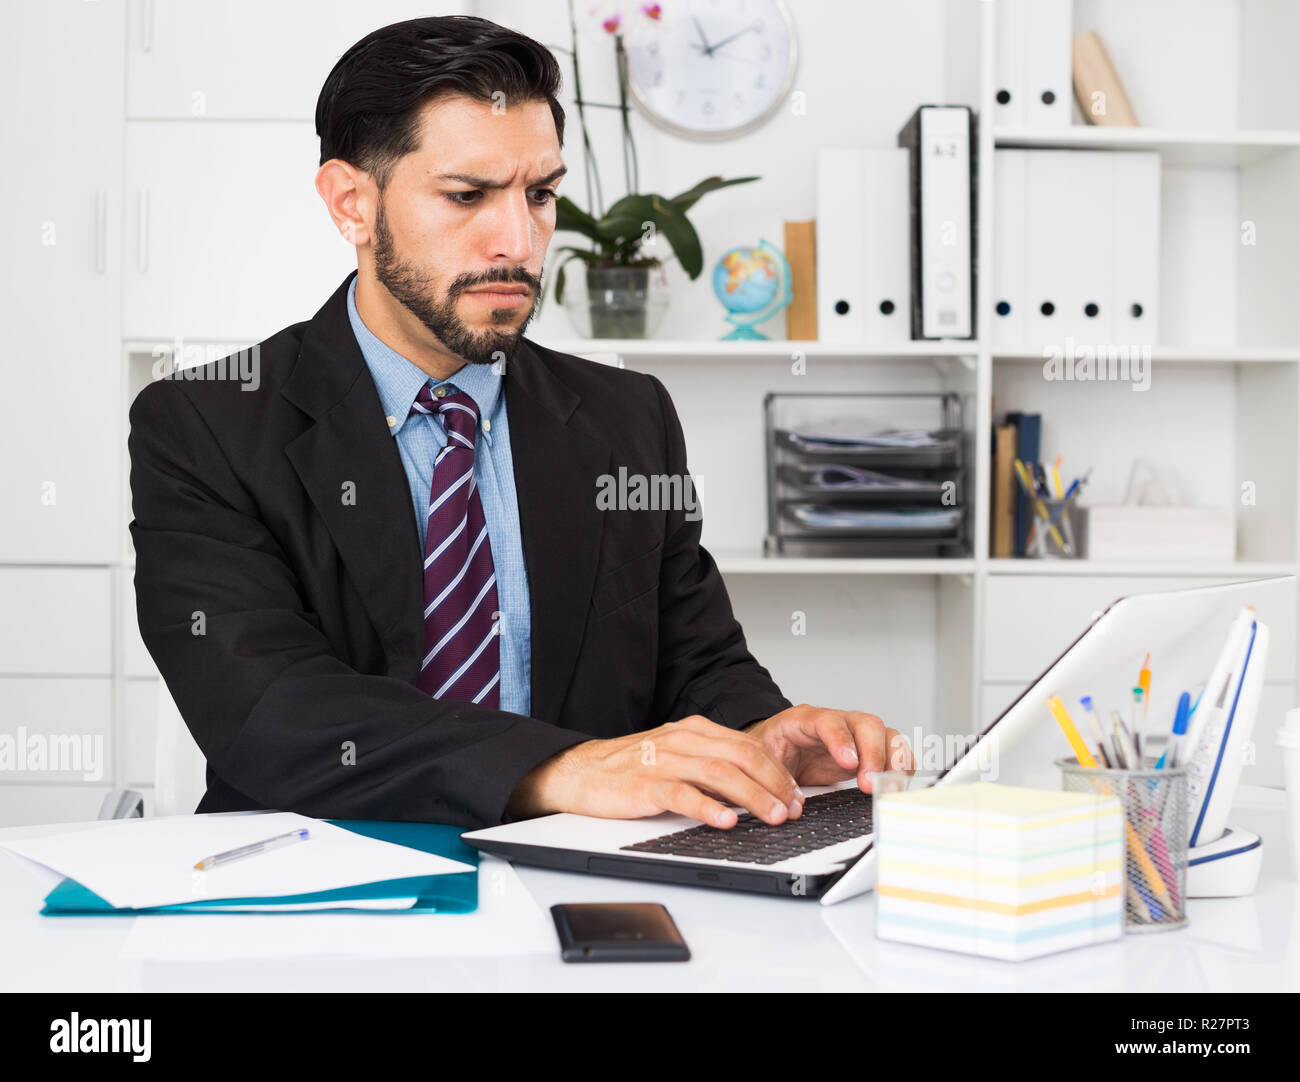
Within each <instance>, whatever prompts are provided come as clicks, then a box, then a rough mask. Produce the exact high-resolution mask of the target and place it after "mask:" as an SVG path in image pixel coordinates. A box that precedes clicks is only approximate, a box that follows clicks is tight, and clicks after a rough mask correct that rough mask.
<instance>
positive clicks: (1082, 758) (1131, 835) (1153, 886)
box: [1047, 695, 1174, 920]
mask: <svg viewBox="0 0 1300 1082" xmlns="http://www.w3.org/2000/svg"><path fill="white" fill-rule="evenodd" d="M1047 708H1048V709H1049V710H1051V712H1052V716H1053V717H1054V718H1056V723H1057V724H1058V725H1059V726H1060V727H1061V732H1063V733H1065V738H1066V739H1067V740H1068V741H1069V742H1070V746H1071V747H1072V748H1074V754H1075V757H1076V758H1077V759H1078V761H1079V765H1080V766H1082V767H1086V768H1087V769H1089V770H1096V769H1097V760H1096V759H1094V758H1093V756H1092V753H1091V752H1090V751H1089V750H1088V745H1087V744H1085V743H1084V742H1083V737H1081V736H1080V735H1079V730H1078V729H1076V728H1075V727H1074V722H1073V721H1071V720H1070V715H1069V714H1068V713H1067V712H1066V709H1065V703H1063V702H1061V700H1060V697H1059V696H1056V695H1053V696H1052V697H1051V698H1050V699H1048V700H1047ZM1112 795H1113V794H1112ZM1120 807H1121V814H1123V811H1122V809H1123V801H1121V802H1120ZM1124 828H1125V840H1126V841H1127V842H1128V851H1129V855H1130V856H1131V857H1132V858H1133V860H1134V862H1135V863H1136V864H1137V866H1138V870H1139V871H1140V872H1141V873H1142V876H1143V878H1145V879H1146V881H1147V887H1148V888H1149V889H1150V892H1151V894H1152V895H1154V896H1155V900H1156V901H1158V902H1159V903H1160V904H1161V905H1163V906H1165V908H1167V909H1168V910H1169V911H1170V912H1171V913H1172V912H1173V911H1174V906H1173V902H1172V901H1171V900H1170V898H1169V891H1168V890H1167V889H1165V884H1164V881H1163V880H1162V879H1161V878H1160V872H1159V871H1157V870H1156V866H1155V865H1154V864H1152V863H1151V856H1150V854H1149V853H1148V852H1147V849H1146V846H1145V845H1143V844H1142V839H1141V838H1139V837H1138V834H1137V831H1136V830H1134V829H1133V824H1132V823H1131V822H1129V818H1128V816H1127V815H1125V816H1124ZM1135 885H1136V886H1137V889H1138V890H1139V891H1140V892H1141V893H1142V894H1143V896H1144V899H1145V896H1146V893H1147V892H1146V891H1145V890H1143V889H1142V887H1141V885H1140V884H1135ZM1151 904H1152V903H1151V902H1150V901H1148V905H1149V906H1150V905H1151ZM1151 916H1152V917H1153V918H1154V919H1155V920H1159V919H1160V912H1159V910H1158V907H1154V906H1152V908H1151Z"/></svg>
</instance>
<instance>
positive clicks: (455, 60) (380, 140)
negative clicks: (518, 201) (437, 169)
mask: <svg viewBox="0 0 1300 1082" xmlns="http://www.w3.org/2000/svg"><path fill="white" fill-rule="evenodd" d="M559 89H560V65H559V64H558V63H557V62H556V60H555V57H554V56H553V55H552V54H551V51H550V50H549V49H547V48H546V47H545V46H544V45H542V44H540V43H539V42H536V41H534V40H533V39H532V38H530V37H526V36H525V35H523V34H520V33H517V32H515V31H514V30H508V29H506V28H505V27H504V26H498V25H497V24H496V23H494V22H489V21H488V20H487V19H480V18H477V17H476V16H473V15H441V16H433V17H429V18H425V19H409V20H407V21H406V22H400V23H393V24H392V25H391V26H385V27H382V28H381V29H379V30H376V31H374V32H373V33H370V34H367V35H366V36H365V37H364V38H362V39H361V40H360V41H358V42H357V43H356V44H355V45H353V46H352V48H350V49H349V50H348V51H347V52H345V53H344V54H343V55H342V56H341V57H339V61H338V63H337V64H335V65H334V67H333V69H332V70H331V71H330V73H329V75H328V76H327V77H326V79H325V85H324V86H323V87H321V92H320V98H319V99H318V100H317V102H316V134H317V135H318V136H320V164H321V165H324V164H325V163H326V162H327V161H329V160H330V159H331V158H340V159H342V160H343V161H345V162H347V163H348V164H349V165H352V166H355V167H356V168H358V169H362V170H364V171H365V172H367V173H369V174H370V175H371V176H372V177H373V178H374V180H375V183H376V184H377V185H378V186H379V188H380V190H381V191H382V190H383V188H384V187H385V185H387V183H388V179H389V176H390V174H391V173H392V169H393V166H394V165H395V164H396V162H397V160H398V159H399V158H401V157H403V156H404V155H406V154H410V153H412V152H413V151H415V150H418V149H419V146H420V133H419V119H420V117H419V114H420V110H421V108H422V107H423V106H424V105H426V104H428V102H430V101H432V100H433V99H435V98H438V97H441V96H443V95H448V94H457V93H459V94H466V95H468V96H470V97H472V98H474V99H476V100H478V101H494V100H495V99H494V98H493V95H494V94H496V93H503V94H504V104H506V105H514V104H518V103H520V102H525V101H540V100H542V99H545V101H546V102H547V104H548V105H550V107H551V116H552V117H554V118H555V134H556V136H557V137H558V138H559V141H560V145H561V146H563V145H564V109H563V108H561V106H560V103H559V102H558V101H557V100H556V94H557V93H558V91H559Z"/></svg>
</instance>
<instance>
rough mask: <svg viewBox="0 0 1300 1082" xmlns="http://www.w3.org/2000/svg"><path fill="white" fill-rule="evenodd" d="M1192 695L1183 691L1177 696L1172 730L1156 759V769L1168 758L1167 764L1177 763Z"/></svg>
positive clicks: (1160, 768)
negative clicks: (1167, 742)
mask: <svg viewBox="0 0 1300 1082" xmlns="http://www.w3.org/2000/svg"><path fill="white" fill-rule="evenodd" d="M1191 701H1192V697H1191V696H1190V695H1188V694H1187V692H1185V691H1184V692H1183V693H1182V694H1181V695H1180V696H1178V710H1177V711H1176V712H1175V714H1174V732H1173V735H1172V736H1171V737H1170V738H1169V744H1168V746H1167V747H1166V748H1165V750H1164V751H1163V752H1162V753H1161V755H1160V758H1159V759H1157V760H1156V769H1157V770H1163V769H1164V766H1165V759H1166V758H1168V760H1169V765H1170V766H1171V767H1175V766H1177V765H1178V750H1179V745H1180V744H1181V742H1182V737H1183V736H1184V735H1185V734H1186V733H1187V721H1188V719H1189V718H1190V717H1191V714H1192V711H1191Z"/></svg>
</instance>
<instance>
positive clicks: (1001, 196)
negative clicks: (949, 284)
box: [989, 4, 1031, 346]
mask: <svg viewBox="0 0 1300 1082" xmlns="http://www.w3.org/2000/svg"><path fill="white" fill-rule="evenodd" d="M998 6H999V8H1000V7H1001V5H1000V4H999V5H998ZM1030 153H1031V152H1030V151H1027V150H995V151H994V152H993V228H994V233H993V312H992V313H991V314H990V316H989V326H990V327H992V329H993V330H992V335H993V341H994V343H995V344H997V345H1002V346H1008V345H1010V346H1019V345H1022V344H1023V343H1024V342H1025V341H1026V337H1025V303H1026V300H1027V297H1028V295H1027V293H1026V290H1025V245H1026V243H1027V237H1026V230H1025V196H1026V177H1027V174H1028V171H1029V154H1030Z"/></svg>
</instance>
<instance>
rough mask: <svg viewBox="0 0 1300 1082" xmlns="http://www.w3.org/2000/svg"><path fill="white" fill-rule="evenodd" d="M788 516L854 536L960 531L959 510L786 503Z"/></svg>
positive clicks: (810, 525) (816, 528)
mask: <svg viewBox="0 0 1300 1082" xmlns="http://www.w3.org/2000/svg"><path fill="white" fill-rule="evenodd" d="M781 510H782V512H783V513H784V515H785V517H786V518H787V519H789V520H790V521H791V522H794V523H797V524H798V525H799V526H801V527H803V528H804V529H806V530H810V531H813V532H815V533H819V534H828V535H849V534H852V535H853V536H855V537H863V538H866V537H879V538H892V537H935V538H941V537H950V536H953V535H955V534H956V533H957V532H958V531H959V530H960V528H961V519H962V509H961V508H960V507H944V508H933V507H889V508H873V507H845V506H837V505H833V504H814V503H793V502H792V503H785V504H783V505H782V508H781Z"/></svg>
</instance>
